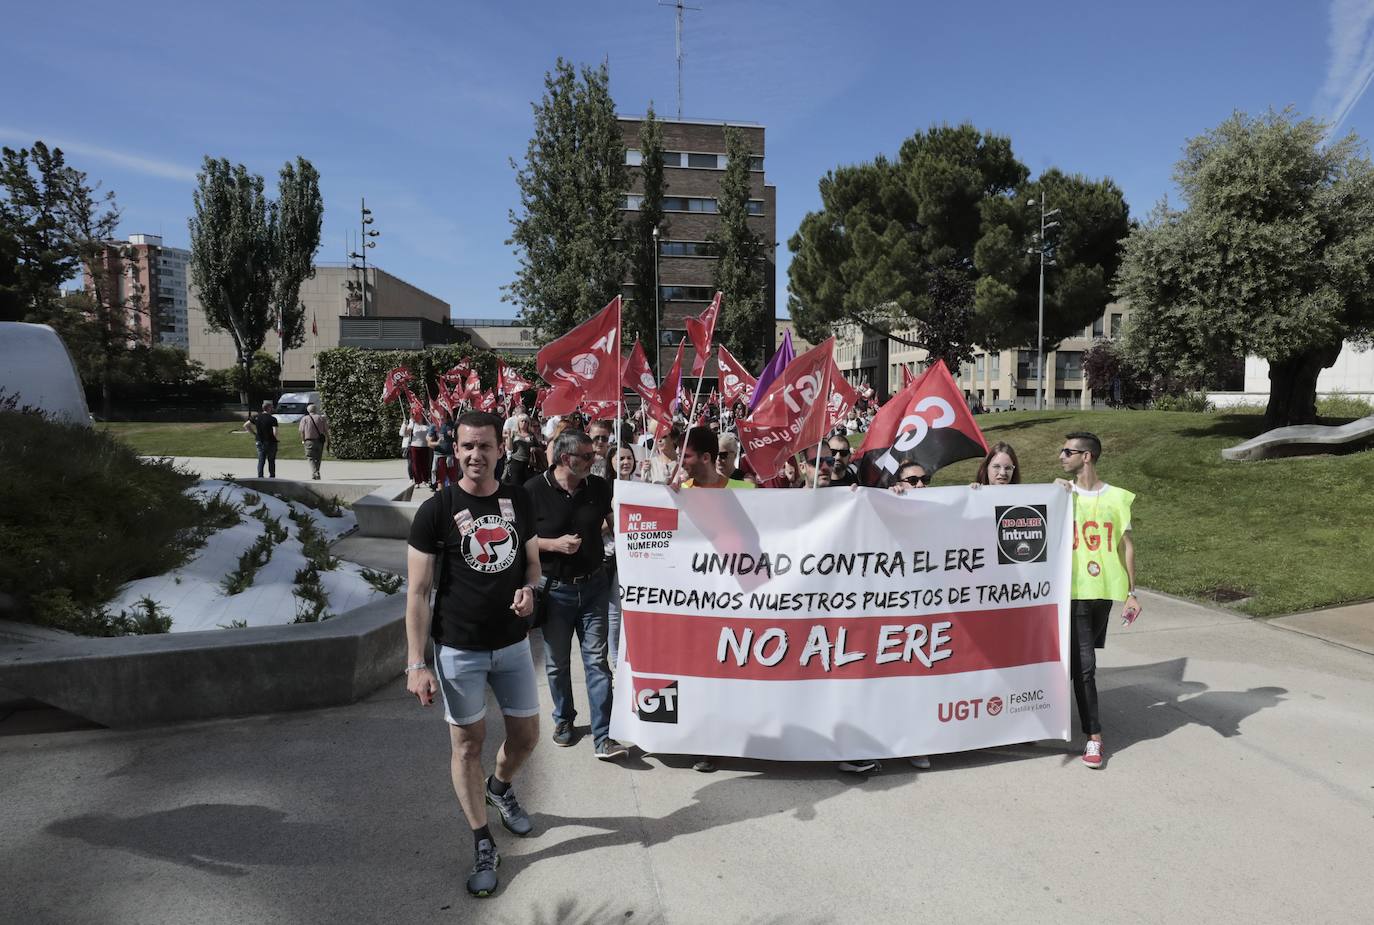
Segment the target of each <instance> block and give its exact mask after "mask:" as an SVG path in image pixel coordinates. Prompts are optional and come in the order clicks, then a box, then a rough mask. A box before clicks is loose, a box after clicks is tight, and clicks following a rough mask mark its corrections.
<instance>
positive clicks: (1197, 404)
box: [1155, 392, 1216, 412]
mask: <svg viewBox="0 0 1374 925" xmlns="http://www.w3.org/2000/svg"><path fill="white" fill-rule="evenodd" d="M1155 410H1156V411H1193V412H1201V411H1215V410H1216V408H1215V407H1214V406H1213V405H1212V403H1211V402H1210V401H1208V399H1207V393H1206V392H1184V393H1182V394H1180V395H1161V396H1159V397H1158V398H1156V399H1155Z"/></svg>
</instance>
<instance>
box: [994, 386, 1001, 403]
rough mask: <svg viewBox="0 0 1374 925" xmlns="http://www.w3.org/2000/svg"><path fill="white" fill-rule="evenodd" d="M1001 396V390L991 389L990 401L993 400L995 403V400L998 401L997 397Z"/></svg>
mask: <svg viewBox="0 0 1374 925" xmlns="http://www.w3.org/2000/svg"><path fill="white" fill-rule="evenodd" d="M1001 394H1002V390H1001V389H993V390H992V400H993V401H997V400H998V396H999V395H1001Z"/></svg>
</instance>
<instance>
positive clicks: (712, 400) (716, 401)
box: [706, 386, 720, 408]
mask: <svg viewBox="0 0 1374 925" xmlns="http://www.w3.org/2000/svg"><path fill="white" fill-rule="evenodd" d="M706 404H708V405H715V406H716V407H717V408H719V407H720V393H719V392H717V391H716V387H715V386H711V394H710V395H707V396H706Z"/></svg>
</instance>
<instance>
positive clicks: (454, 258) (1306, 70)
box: [0, 0, 1374, 318]
mask: <svg viewBox="0 0 1374 925" xmlns="http://www.w3.org/2000/svg"><path fill="white" fill-rule="evenodd" d="M688 2H689V3H690V4H691V5H692V6H695V7H699V8H700V9H699V10H688V11H687V12H686V13H685V26H684V33H683V36H684V41H683V45H684V52H685V60H684V81H683V97H684V99H683V110H682V115H683V117H684V118H689V119H712V120H725V121H736V122H753V123H759V124H762V125H764V126H765V127H766V145H767V158H766V161H765V176H766V178H767V181H768V182H769V183H771V184H774V185H776V187H777V191H778V216H777V229H778V237H779V240H780V241H782V242H786V240H787V239H788V238H789V237H791V235H792V234H793V233H794V232H795V231H796V229H797V227H798V225H799V224H800V222H801V219H802V217H803V216H804V215H806V213H807V212H809V211H812V210H814V209H816V208H818V207H819V204H820V198H819V194H818V192H817V182H818V181H819V180H820V178H821V177H823V176H824V175H825V173H826V172H827V171H829V170H832V169H834V168H835V167H837V166H841V165H845V164H854V163H860V162H864V161H869V160H872V159H873V158H874V157H875V156H876V155H878V154H887V155H889V156H891V155H895V154H896V152H897V150H898V148H899V146H900V145H901V142H902V140H903V139H905V138H907V137H909V136H911V135H912V134H913V133H915V132H917V131H921V130H923V129H926V128H928V127H930V126H932V125H936V124H940V123H952V124H957V123H960V122H965V121H967V122H972V123H973V124H974V125H975V126H977V127H978V128H980V129H982V130H984V131H987V132H994V133H997V134H1002V135H1006V136H1008V137H1010V138H1011V140H1012V146H1013V150H1014V152H1015V153H1016V155H1017V156H1018V157H1019V158H1020V160H1021V161H1022V162H1023V163H1025V164H1026V165H1027V166H1028V167H1029V168H1030V170H1031V172H1032V174H1035V173H1039V172H1040V171H1043V170H1045V169H1046V168H1049V167H1051V166H1054V167H1058V168H1060V169H1062V170H1065V171H1069V172H1077V173H1082V174H1085V175H1087V176H1089V177H1110V178H1112V179H1113V180H1115V182H1116V183H1117V184H1118V185H1119V186H1120V187H1121V189H1122V190H1123V192H1124V193H1125V196H1126V200H1127V203H1128V204H1129V206H1130V209H1131V214H1132V216H1134V217H1141V218H1143V217H1144V216H1145V215H1146V214H1147V213H1148V212H1149V210H1150V209H1151V208H1152V207H1153V205H1154V204H1155V203H1156V202H1158V201H1159V200H1160V198H1161V197H1163V196H1165V195H1170V196H1171V197H1172V198H1174V199H1177V194H1176V190H1175V188H1174V186H1173V182H1172V172H1173V166H1174V164H1175V163H1176V162H1177V160H1178V159H1179V157H1180V155H1181V153H1182V150H1183V146H1184V144H1185V143H1186V141H1187V139H1188V138H1190V137H1193V136H1196V135H1198V134H1201V133H1203V132H1205V131H1207V130H1208V129H1210V128H1212V127H1214V126H1216V125H1217V124H1218V123H1220V122H1221V121H1223V120H1224V119H1226V118H1227V117H1228V116H1229V115H1230V114H1231V113H1232V112H1233V111H1236V110H1241V111H1245V112H1249V113H1252V114H1254V113H1261V112H1263V111H1264V110H1266V109H1268V108H1270V107H1274V108H1282V107H1285V106H1293V107H1294V108H1295V109H1296V110H1297V111H1298V112H1300V113H1301V114H1303V115H1312V116H1317V117H1319V118H1323V119H1326V120H1328V121H1332V122H1336V123H1338V131H1339V132H1340V133H1344V132H1347V131H1351V130H1353V131H1355V132H1357V133H1358V134H1359V135H1360V136H1361V137H1362V138H1365V139H1369V138H1371V137H1374V94H1371V95H1370V96H1369V98H1366V92H1365V91H1366V90H1367V89H1368V87H1369V84H1370V82H1371V78H1372V77H1374V0H1319V2H1318V0H1314V2H1310V3H1293V2H1291V0H1246V2H1242V0H1229V2H1227V0H1190V2H1176V0H1152V2H1150V3H1130V4H1118V3H1102V2H1100V0H1097V2H1076V0H1059V2H1045V3H1039V4H1031V3H1024V2H1004V0H981V2H973V3H963V4H954V3H946V2H933V0H902V2H896V0H850V2H846V3H839V2H834V0H791V2H783V0H688ZM6 20H7V22H6V29H5V31H4V32H3V34H0V86H3V87H5V88H6V90H5V92H4V94H3V97H0V100H3V101H2V102H0V144H5V145H8V146H10V147H16V146H23V145H27V144H30V143H31V142H32V141H34V140H35V139H42V140H44V141H45V142H47V143H49V144H56V145H59V146H61V147H62V148H63V149H64V150H65V151H66V152H67V155H68V160H69V162H70V163H72V164H73V165H74V166H76V167H78V168H80V169H82V170H84V171H86V172H87V173H88V174H89V175H90V177H91V179H93V180H98V181H100V182H101V183H102V185H103V188H104V189H111V190H114V191H115V193H116V196H117V200H118V203H119V207H120V210H121V213H122V221H121V226H120V233H121V235H128V234H133V233H149V234H161V235H162V236H163V238H164V242H165V243H166V244H168V245H171V246H177V247H187V246H189V234H188V231H187V220H188V218H189V216H190V214H191V211H192V191H193V189H194V187H195V176H196V171H197V169H198V168H199V166H200V163H201V160H202V158H203V157H204V156H206V155H210V156H213V157H224V158H228V159H229V160H230V161H232V162H236V163H243V164H245V165H246V166H247V167H248V168H249V169H250V170H252V171H254V172H256V173H260V174H262V175H263V176H264V177H266V178H267V180H268V183H269V186H270V185H271V184H273V183H274V181H275V177H276V174H277V171H278V170H279V169H280V168H281V165H282V164H283V163H284V162H286V161H288V160H292V159H294V158H295V157H296V156H297V155H301V156H304V157H306V158H308V159H309V160H310V161H311V162H313V163H314V165H315V167H316V168H317V169H318V170H319V172H320V174H321V187H322V191H323V195H324V201H325V219H324V235H323V241H322V244H321V248H320V253H319V255H318V259H319V260H320V261H342V260H343V259H344V255H345V253H346V249H347V246H348V240H347V234H348V233H349V232H350V231H352V230H354V229H356V228H357V218H358V206H359V201H360V199H361V198H363V197H366V199H367V204H368V206H369V208H371V209H372V210H373V214H374V216H375V219H376V224H375V225H374V227H375V228H377V229H378V230H380V231H381V237H380V238H378V239H377V242H378V246H377V248H376V249H375V250H373V251H372V252H371V254H370V262H375V263H376V264H377V265H378V266H380V267H382V268H383V269H385V270H386V271H388V272H390V273H392V274H394V275H396V276H399V277H400V278H402V279H404V280H406V281H408V282H410V283H412V284H414V285H416V286H419V287H420V288H422V289H425V290H427V291H429V292H431V293H433V294H435V295H437V296H438V297H440V298H442V299H444V300H445V301H447V302H448V303H449V304H450V305H451V307H452V312H453V314H454V315H455V316H461V317H469V318H471V317H512V316H514V315H515V314H516V313H517V311H518V307H517V306H515V305H513V304H511V303H509V302H504V301H502V287H503V286H505V285H506V284H508V283H509V282H510V281H511V280H512V279H513V277H514V273H515V268H516V266H517V256H516V254H515V253H514V252H513V251H512V249H511V247H510V246H508V245H507V244H506V243H505V242H506V239H507V238H508V237H509V234H510V220H509V212H510V210H511V209H512V208H515V207H516V206H517V205H518V196H517V189H516V185H515V170H514V168H513V167H512V166H511V159H512V158H514V159H515V160H517V161H522V160H523V158H524V155H525V150H526V146H527V144H528V140H529V136H530V133H531V130H532V125H533V116H532V113H531V104H532V103H534V102H535V101H537V100H538V99H539V98H540V96H541V95H542V93H543V89H544V87H543V81H544V76H545V73H546V72H547V71H548V70H550V69H551V68H552V67H553V64H554V62H555V60H556V59H557V58H558V57H559V56H562V57H564V58H567V59H569V60H571V61H573V62H575V63H579V64H593V65H594V64H598V63H600V62H601V61H603V60H605V61H607V62H608V64H609V67H610V74H611V91H612V95H613V96H614V98H615V101H616V105H617V107H618V109H619V111H620V112H621V113H623V114H629V115H638V114H642V113H643V112H644V111H645V109H646V108H647V106H648V105H649V103H650V102H652V103H653V105H654V107H655V109H656V110H657V112H658V113H659V115H660V116H661V117H672V116H674V115H675V114H676V111H677V63H676V57H675V51H674V27H675V12H674V10H673V9H672V8H671V7H664V6H659V5H658V4H657V2H656V0H579V2H576V3H567V2H562V3H555V2H551V0H524V2H522V3H514V2H498V0H490V2H487V0H481V2H479V0H448V2H431V0H407V2H404V3H382V2H373V3H361V2H354V0H330V2H327V3H326V2H318V0H293V2H290V3H282V2H273V3H260V2H256V0H236V2H234V3H225V4H213V5H212V4H202V3H186V2H184V0H182V2H176V3H172V2H164V0H141V2H139V3H137V4H135V5H133V6H131V7H127V8H122V9H121V11H120V12H119V13H118V14H117V15H114V14H112V13H111V11H110V9H109V7H108V4H95V3H87V2H85V0H73V2H64V3H60V4H59V3H44V4H38V3H23V4H19V5H18V6H17V7H16V8H15V9H13V10H11V11H10V12H9V13H8V14H7V16H6ZM789 258H790V254H789V253H788V252H787V249H786V246H785V243H784V244H783V245H782V246H780V247H779V249H778V290H779V293H780V297H779V303H780V304H779V313H780V314H784V313H785V310H784V306H785V298H783V297H782V295H781V294H782V293H784V292H785V291H786V284H787V264H788V262H789ZM665 282H667V281H666V280H665Z"/></svg>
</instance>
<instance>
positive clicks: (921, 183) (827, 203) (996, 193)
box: [788, 124, 1129, 372]
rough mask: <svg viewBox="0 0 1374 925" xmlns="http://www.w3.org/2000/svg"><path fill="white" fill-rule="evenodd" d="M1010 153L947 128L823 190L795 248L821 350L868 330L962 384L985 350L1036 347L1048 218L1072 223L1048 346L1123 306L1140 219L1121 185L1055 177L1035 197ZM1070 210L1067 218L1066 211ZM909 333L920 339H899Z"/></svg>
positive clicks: (994, 141)
mask: <svg viewBox="0 0 1374 925" xmlns="http://www.w3.org/2000/svg"><path fill="white" fill-rule="evenodd" d="M1028 176H1029V172H1028V171H1027V169H1026V167H1025V166H1024V165H1023V164H1021V163H1020V162H1019V161H1018V160H1017V159H1016V157H1015V156H1014V154H1013V153H1012V148H1011V141H1010V139H1008V138H1005V137H1003V136H998V135H988V134H984V133H982V132H980V131H978V130H977V129H975V128H974V127H973V126H971V125H968V124H964V125H960V126H957V127H951V126H947V125H946V126H937V127H934V128H931V129H929V130H928V131H925V132H918V133H917V134H915V135H913V136H912V137H911V138H908V139H907V140H906V141H905V142H903V143H902V147H901V150H900V152H899V155H898V157H897V159H896V160H895V161H892V160H888V159H887V158H886V157H883V156H879V157H877V158H875V159H874V160H873V161H872V162H870V163H864V164H858V165H854V166H850V167H840V168H836V169H835V170H833V171H831V172H829V173H827V174H826V176H825V177H824V178H822V180H821V182H820V193H821V204H822V208H821V210H820V211H819V212H812V213H810V214H808V215H807V216H806V217H805V218H804V219H803V220H802V223H801V227H800V229H799V230H798V232H797V233H796V234H795V235H793V237H792V239H791V240H790V241H789V242H788V246H789V247H790V248H791V249H792V251H793V253H794V257H793V261H792V264H791V267H790V269H789V279H790V284H791V285H790V295H789V300H788V304H789V308H790V310H791V314H792V317H793V318H794V319H796V320H797V323H798V328H799V330H800V331H801V333H802V335H803V336H804V337H806V338H807V339H808V340H814V339H817V338H820V337H823V336H826V335H828V334H829V333H831V326H832V325H834V324H836V323H840V322H857V323H859V324H861V325H863V326H865V327H867V328H869V329H870V330H875V331H877V332H879V333H882V334H884V335H886V336H888V337H891V338H892V339H894V340H897V341H899V342H901V343H905V344H909V345H911V346H915V347H919V348H922V349H924V350H926V351H927V352H928V353H929V355H930V360H932V361H933V360H934V359H936V358H943V359H944V360H945V361H946V363H948V364H949V366H950V368H951V369H952V370H954V371H955V372H957V371H958V367H959V366H960V365H961V364H962V363H964V362H966V361H967V360H968V359H969V358H970V357H971V355H972V349H971V348H972V345H973V344H979V345H981V346H982V347H984V348H986V349H991V350H998V349H1004V348H1008V347H1019V346H1024V345H1025V344H1027V343H1034V340H1035V332H1036V315H1037V310H1038V302H1037V300H1038V293H1039V258H1038V256H1035V255H1034V254H1033V253H1027V251H1028V250H1030V251H1034V250H1035V248H1036V246H1037V244H1039V243H1040V242H1038V239H1037V237H1036V236H1037V235H1038V234H1039V219H1040V213H1039V209H1038V208H1031V207H1030V206H1029V205H1028V204H1027V203H1028V200H1030V199H1032V198H1034V199H1037V201H1038V200H1039V198H1040V197H1041V196H1045V197H1048V201H1049V203H1050V205H1051V207H1052V208H1059V209H1060V210H1061V214H1060V216H1057V218H1058V219H1059V222H1060V224H1059V227H1058V228H1057V229H1056V231H1057V234H1056V235H1055V237H1053V238H1050V239H1049V240H1048V241H1047V242H1046V243H1047V244H1048V245H1049V246H1050V247H1051V248H1052V251H1051V252H1052V254H1053V258H1054V263H1055V266H1054V268H1053V270H1052V271H1051V272H1049V273H1047V275H1046V290H1045V340H1046V346H1047V348H1050V349H1052V348H1053V346H1054V345H1056V344H1058V342H1059V341H1060V340H1062V339H1063V338H1064V337H1066V336H1068V335H1069V334H1071V333H1073V332H1074V331H1076V330H1081V329H1082V328H1083V327H1084V326H1086V325H1087V324H1089V323H1091V321H1092V319H1093V317H1095V316H1096V315H1098V314H1100V313H1101V311H1102V309H1103V308H1104V307H1105V305H1106V303H1107V301H1109V299H1110V291H1109V288H1108V283H1109V281H1110V280H1111V279H1112V276H1113V274H1114V273H1115V272H1116V268H1117V265H1118V263H1119V251H1118V249H1117V247H1116V242H1117V241H1118V240H1119V239H1120V238H1121V237H1122V236H1123V235H1124V234H1125V233H1126V232H1127V230H1128V228H1129V225H1128V220H1127V210H1126V204H1125V201H1124V199H1123V198H1122V196H1121V193H1120V191H1119V190H1118V189H1117V188H1116V186H1115V184H1113V183H1112V182H1111V181H1110V180H1102V181H1091V180H1086V179H1084V178H1082V177H1076V176H1066V175H1064V174H1062V173H1061V172H1059V171H1057V170H1048V171H1046V172H1045V173H1044V174H1042V175H1041V177H1040V178H1038V180H1037V181H1035V182H1034V183H1032V182H1028ZM1061 203H1062V204H1061ZM901 329H909V330H911V331H913V332H914V335H913V336H912V337H910V338H906V337H898V336H894V335H893V334H892V333H891V332H892V331H893V330H901Z"/></svg>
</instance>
